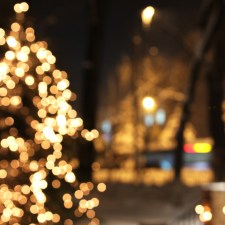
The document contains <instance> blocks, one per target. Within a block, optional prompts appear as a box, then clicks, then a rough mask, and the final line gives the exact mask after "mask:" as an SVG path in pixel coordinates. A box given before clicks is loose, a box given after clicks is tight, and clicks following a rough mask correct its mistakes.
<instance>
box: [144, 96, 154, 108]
mask: <svg viewBox="0 0 225 225" xmlns="http://www.w3.org/2000/svg"><path fill="white" fill-rule="evenodd" d="M142 105H143V107H144V109H146V110H148V111H151V110H153V109H154V108H155V106H156V103H155V100H154V98H152V97H149V96H148V97H145V98H144V99H143V100H142Z"/></svg>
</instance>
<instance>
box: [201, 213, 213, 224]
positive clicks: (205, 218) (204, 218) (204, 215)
mask: <svg viewBox="0 0 225 225" xmlns="http://www.w3.org/2000/svg"><path fill="white" fill-rule="evenodd" d="M199 219H200V220H201V221H202V222H207V221H210V220H211V219H212V213H211V212H210V211H205V212H203V213H202V214H201V215H200V216H199Z"/></svg>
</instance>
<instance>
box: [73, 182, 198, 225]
mask: <svg viewBox="0 0 225 225" xmlns="http://www.w3.org/2000/svg"><path fill="white" fill-rule="evenodd" d="M98 195H99V196H98V197H99V199H100V206H99V207H98V208H97V209H96V212H97V217H98V218H99V219H100V221H101V225H165V224H166V225H174V224H176V225H178V224H179V225H182V224H185V223H186V224H189V225H191V224H195V225H197V224H200V222H199V221H197V220H196V216H195V212H194V207H195V205H196V204H197V203H198V202H199V201H200V198H201V188H200V187H187V186H185V185H181V184H178V183H170V184H167V185H164V186H163V187H156V186H143V185H128V184H115V183H114V184H108V185H107V190H106V192H104V193H99V194H98ZM83 224H88V223H87V221H84V220H82V221H80V223H77V225H83Z"/></svg>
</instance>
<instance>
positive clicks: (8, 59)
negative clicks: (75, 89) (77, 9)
mask: <svg viewBox="0 0 225 225" xmlns="http://www.w3.org/2000/svg"><path fill="white" fill-rule="evenodd" d="M28 9H29V5H28V4H27V3H25V2H22V3H17V4H16V5H15V6H14V10H15V12H16V18H17V20H16V22H14V23H12V25H11V31H10V32H9V34H6V32H5V30H4V29H0V45H2V46H3V47H5V48H7V50H6V52H5V56H4V58H3V59H2V60H1V62H0V115H1V119H0V129H1V134H0V135H1V141H0V154H1V155H2V157H1V158H2V160H1V161H0V182H1V183H0V184H1V185H0V214H1V216H0V224H10V225H20V224H29V225H36V224H55V223H60V224H62V222H63V223H64V224H65V225H71V224H73V219H74V217H80V216H82V215H83V214H86V216H87V218H89V219H90V223H89V224H91V225H98V224H99V223H100V222H99V219H98V218H96V215H95V211H94V209H95V207H97V206H98V205H99V200H98V199H97V198H95V197H92V198H88V196H89V195H90V193H91V191H92V190H93V189H94V184H93V183H91V182H87V183H81V184H78V182H77V181H76V175H75V174H74V172H73V171H74V169H75V168H76V167H77V166H78V164H79V162H78V160H77V159H71V160H70V162H67V161H66V160H65V159H64V157H63V152H62V150H63V146H64V139H65V138H66V137H70V138H74V137H76V136H77V135H78V131H81V130H82V129H83V128H82V127H83V121H82V119H81V118H79V117H77V112H76V111H75V110H74V109H73V108H72V106H71V104H70V101H73V100H75V99H76V95H75V94H74V93H72V92H71V91H70V89H69V85H70V82H69V80H68V78H67V73H66V72H65V71H60V70H58V69H57V68H56V66H55V62H56V57H55V56H54V55H53V54H52V52H51V51H50V50H49V49H48V45H47V43H46V42H45V41H35V31H34V29H33V28H32V27H27V28H24V26H23V25H22V22H23V17H24V13H25V12H26V11H28ZM81 133H82V136H83V137H84V138H86V140H88V141H91V140H93V139H94V138H96V137H98V132H97V131H96V130H92V131H88V130H83V131H82V132H81ZM51 174H52V175H53V178H52V177H51V178H50V176H52V175H51ZM64 182H66V183H68V184H69V185H70V186H72V187H73V188H74V191H73V192H70V193H64V194H62V199H60V200H59V202H61V203H62V205H63V206H64V208H66V209H73V208H74V211H73V212H74V214H73V215H72V216H71V217H70V218H61V217H62V214H61V213H59V212H54V209H53V210H52V211H51V209H50V206H51V205H52V204H51V203H50V204H49V203H48V194H46V192H48V191H47V190H48V189H51V188H53V189H55V190H59V189H60V187H61V186H62V184H63V183H64ZM63 219H64V221H62V220H63Z"/></svg>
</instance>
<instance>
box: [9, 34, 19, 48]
mask: <svg viewBox="0 0 225 225" xmlns="http://www.w3.org/2000/svg"><path fill="white" fill-rule="evenodd" d="M6 42H7V44H8V45H9V47H12V48H15V47H16V45H17V41H16V39H15V38H14V37H13V36H9V37H7V39H6Z"/></svg>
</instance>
